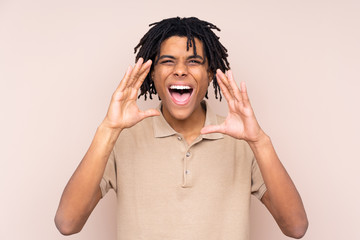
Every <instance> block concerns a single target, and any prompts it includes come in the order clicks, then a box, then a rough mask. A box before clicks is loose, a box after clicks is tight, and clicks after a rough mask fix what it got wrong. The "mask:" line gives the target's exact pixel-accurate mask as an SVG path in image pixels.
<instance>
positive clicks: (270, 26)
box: [0, 0, 360, 240]
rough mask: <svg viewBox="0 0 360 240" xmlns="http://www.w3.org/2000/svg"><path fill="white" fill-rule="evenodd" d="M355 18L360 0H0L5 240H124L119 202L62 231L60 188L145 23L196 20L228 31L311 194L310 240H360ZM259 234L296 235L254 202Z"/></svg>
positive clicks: (263, 112) (236, 63)
mask: <svg viewBox="0 0 360 240" xmlns="http://www.w3.org/2000/svg"><path fill="white" fill-rule="evenodd" d="M359 13H360V4H359V1H357V0H354V1H349V0H342V1H340V0H333V1H332V0H328V1H325V0H323V1H320V0H312V1H310V0H306V1H292V0H280V1H266V0H258V1H235V0H233V1H227V0H222V1H213V2H211V1H193V0H192V1H187V0H184V1H177V2H172V1H148V2H145V1H134V2H133V3H130V1H126V2H125V1H114V0H112V1H93V0H91V1H89V0H87V1H85V0H71V1H70V0H65V1H47V0H32V1H25V0H19V1H10V0H0V80H1V82H0V84H1V85H0V109H1V118H0V120H1V124H0V133H1V135H0V147H1V158H0V159H1V165H0V166H1V167H0V169H1V173H0V184H1V185H0V190H1V200H0V215H1V217H0V238H1V239H4V240H8V239H16V240H17V239H19V240H20V239H21V240H22V239H87V240H91V239H115V227H116V223H115V194H114V193H110V194H108V195H107V196H106V198H105V199H104V200H103V201H101V203H100V204H99V205H98V207H97V208H96V209H95V211H94V213H93V214H92V216H91V217H90V219H89V220H88V223H87V224H86V226H85V227H84V229H83V231H82V232H81V233H80V234H77V235H74V236H71V237H68V238H65V237H63V236H61V235H60V234H59V233H58V232H57V230H56V229H55V225H54V223H53V217H54V214H55V211H56V208H57V205H58V202H59V199H60V196H61V193H62V190H63V188H64V186H65V184H66V182H67V180H68V179H69V177H70V176H71V174H72V172H73V171H74V169H75V168H76V166H77V164H78V163H79V161H80V160H81V158H82V156H83V155H84V153H85V152H86V150H87V148H88V146H89V144H90V142H91V139H92V137H93V135H94V132H95V130H96V127H97V126H98V124H99V123H100V122H101V120H102V119H103V117H104V115H105V113H106V110H107V105H108V103H109V100H110V96H111V94H112V92H113V91H114V89H115V88H116V86H117V84H118V83H119V80H120V79H121V77H122V75H123V73H124V71H125V70H126V68H127V66H128V65H129V64H133V61H134V55H133V47H134V46H135V45H136V44H137V43H138V41H139V39H140V37H141V36H142V35H143V34H144V33H145V32H146V31H147V29H148V24H149V23H152V22H155V21H158V20H160V19H162V18H167V17H172V16H192V15H194V16H197V17H199V18H202V19H205V20H208V21H211V22H213V23H215V24H216V25H217V26H218V27H220V28H221V29H222V31H221V33H220V34H219V36H221V40H222V42H223V44H224V45H225V46H227V48H228V50H229V54H230V62H231V67H232V69H233V71H234V74H235V77H236V79H237V81H240V80H243V81H245V82H246V83H247V85H248V90H249V94H250V97H251V100H252V104H253V107H254V109H255V112H256V114H257V117H258V120H259V122H260V123H261V126H262V127H263V128H264V129H265V131H266V132H267V133H268V134H269V135H270V136H271V137H272V140H273V142H274V144H275V146H276V148H277V151H278V154H279V156H280V157H281V159H282V161H283V163H284V165H285V166H286V168H287V169H288V172H289V173H290V174H291V176H292V178H293V180H294V181H295V183H296V185H297V187H298V190H299V191H300V193H301V195H302V198H303V201H304V203H305V207H306V210H307V213H308V217H309V221H310V227H309V230H308V232H307V235H306V236H305V238H304V239H311V240H317V239H327V240H335V239H336V240H337V239H360V234H359V231H358V228H359V221H358V219H359V215H360V208H359V206H358V202H359V198H360V192H359V183H360V175H359V174H358V172H359V168H360V163H359V160H360V157H359V147H360V144H359V136H360V128H359V122H360V111H359V103H360V97H359V89H360V83H359V80H360V71H359V63H360V47H359V43H360V34H359V32H360V31H359V29H360V15H359ZM210 102H211V103H212V104H213V105H214V106H215V109H216V111H217V112H218V113H221V114H226V108H227V107H226V103H225V102H221V103H218V102H217V101H215V100H214V98H213V97H211V99H210ZM139 104H140V105H141V106H142V107H143V108H146V107H148V106H153V105H156V102H148V103H146V104H145V103H143V102H140V103H139ZM251 234H252V239H253V240H260V239H270V240H275V239H276V240H279V239H280V240H281V239H287V238H286V237H284V236H283V235H282V234H281V232H280V230H279V229H278V228H277V226H276V223H275V222H274V221H273V219H272V217H271V216H270V215H269V213H268V212H267V211H266V210H265V208H264V207H262V206H261V204H260V203H259V202H258V201H257V200H255V199H254V201H253V205H252V229H251Z"/></svg>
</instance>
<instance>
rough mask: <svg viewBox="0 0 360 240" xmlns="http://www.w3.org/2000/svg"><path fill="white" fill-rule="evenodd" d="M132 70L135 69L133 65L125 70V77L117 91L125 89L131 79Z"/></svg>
mask: <svg viewBox="0 0 360 240" xmlns="http://www.w3.org/2000/svg"><path fill="white" fill-rule="evenodd" d="M132 70H133V68H132V66H129V67H128V69H127V70H126V72H125V75H124V77H123V79H122V80H121V81H120V84H119V86H118V87H117V89H116V91H124V89H125V88H126V85H127V82H128V81H129V78H130V74H131V72H132Z"/></svg>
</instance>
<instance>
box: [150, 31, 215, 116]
mask: <svg viewBox="0 0 360 240" xmlns="http://www.w3.org/2000/svg"><path fill="white" fill-rule="evenodd" d="M186 43H187V38H186V37H178V36H173V37H170V38H168V39H166V40H165V41H164V42H162V44H161V48H160V56H159V58H158V59H156V60H155V63H156V64H155V66H154V70H153V72H152V75H151V76H152V79H153V81H154V84H155V88H156V91H157V93H158V94H159V97H160V98H161V100H162V106H163V108H162V111H163V114H164V117H165V118H166V120H168V121H169V120H171V119H169V118H172V119H176V120H187V119H189V118H191V117H196V116H197V114H204V113H203V110H202V109H201V105H200V102H201V101H202V100H203V99H204V96H205V94H206V91H207V88H208V86H209V83H210V82H211V80H212V74H211V73H210V72H209V71H208V62H207V59H205V56H204V49H203V44H202V42H201V41H200V40H198V39H195V44H196V50H197V55H196V56H195V55H194V51H193V48H192V47H190V48H189V50H188V51H187V50H186Z"/></svg>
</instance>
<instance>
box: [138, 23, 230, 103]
mask: <svg viewBox="0 0 360 240" xmlns="http://www.w3.org/2000/svg"><path fill="white" fill-rule="evenodd" d="M149 27H151V28H150V30H149V31H148V32H147V33H146V34H145V35H144V36H143V37H142V39H141V40H140V42H139V44H138V45H137V46H136V47H135V48H134V50H135V51H134V53H136V52H137V50H138V49H139V52H138V53H137V55H136V58H135V59H136V61H138V59H139V58H140V57H142V58H143V59H144V61H147V60H149V59H151V60H152V62H153V63H155V59H156V58H157V59H158V58H159V57H160V47H161V43H162V42H163V41H164V40H166V39H168V38H170V37H172V36H179V37H187V45H186V49H187V50H189V48H190V47H193V50H194V55H197V54H196V45H195V38H197V39H199V40H200V41H201V42H202V43H203V46H204V54H205V59H207V60H208V62H209V64H208V67H209V69H208V70H209V71H211V72H212V73H214V77H213V87H214V90H215V98H216V99H218V93H219V96H220V101H221V99H222V96H221V92H220V87H219V84H218V82H217V80H216V75H215V72H216V69H220V70H221V71H223V72H225V71H226V70H229V69H230V64H229V62H228V60H227V57H228V54H227V49H226V48H225V47H224V46H223V45H222V44H221V43H220V41H219V37H218V36H217V35H216V34H215V33H214V32H213V31H212V29H215V30H217V31H220V29H219V28H218V27H216V26H215V25H214V24H212V23H209V22H206V21H202V20H199V19H198V18H196V17H190V18H180V17H175V18H168V19H164V20H162V21H160V22H155V23H152V24H150V25H149ZM155 64H156V63H155ZM153 69H154V64H153V65H152V66H151V68H150V73H149V74H148V75H147V76H146V78H145V80H144V82H143V84H142V85H141V87H140V91H141V92H140V94H139V97H138V98H140V97H141V96H143V95H144V98H145V100H146V98H147V93H149V97H150V99H152V94H157V92H156V89H155V85H154V82H153V80H152V79H151V72H152V71H153ZM205 97H206V98H208V93H207V92H206V95H205Z"/></svg>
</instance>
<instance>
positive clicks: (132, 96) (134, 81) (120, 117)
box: [104, 59, 159, 129]
mask: <svg viewBox="0 0 360 240" xmlns="http://www.w3.org/2000/svg"><path fill="white" fill-rule="evenodd" d="M150 66H151V61H148V62H146V63H144V64H142V59H140V60H139V61H138V63H137V64H136V65H135V67H134V69H131V68H129V69H128V71H127V72H126V74H125V76H124V78H123V79H122V81H121V82H120V85H119V87H118V88H117V89H116V91H115V92H114V94H113V96H112V99H111V103H110V106H109V110H108V113H107V115H106V117H105V119H104V123H105V124H106V125H107V126H108V127H111V128H117V129H124V128H129V127H131V126H133V125H135V124H136V123H138V122H140V121H141V120H143V119H144V118H146V117H150V116H155V115H159V112H158V111H156V110H154V109H149V110H147V111H141V110H140V109H139V108H138V106H137V104H136V99H137V93H138V90H139V88H140V86H141V84H142V82H143V81H144V79H145V77H146V75H147V74H148V72H149V69H150Z"/></svg>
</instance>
